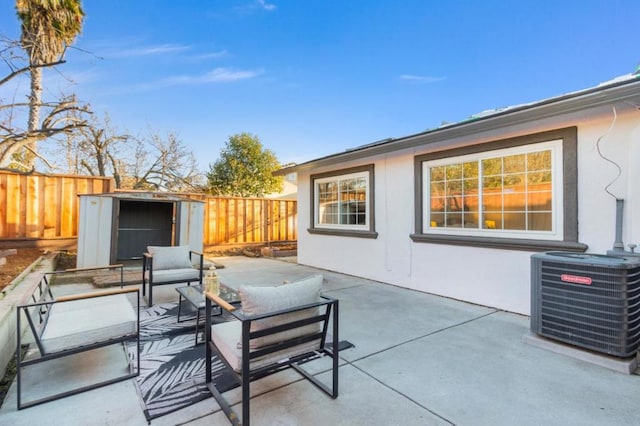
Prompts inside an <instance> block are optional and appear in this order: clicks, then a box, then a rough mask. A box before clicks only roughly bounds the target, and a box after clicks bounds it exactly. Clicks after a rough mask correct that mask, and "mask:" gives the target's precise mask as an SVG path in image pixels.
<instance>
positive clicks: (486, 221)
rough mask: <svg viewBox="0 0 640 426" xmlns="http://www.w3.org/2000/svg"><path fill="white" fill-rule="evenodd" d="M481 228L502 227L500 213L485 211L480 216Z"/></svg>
mask: <svg viewBox="0 0 640 426" xmlns="http://www.w3.org/2000/svg"><path fill="white" fill-rule="evenodd" d="M482 228H483V229H502V213H485V214H484V215H483V218H482Z"/></svg>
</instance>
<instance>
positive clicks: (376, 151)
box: [276, 67, 640, 175]
mask: <svg viewBox="0 0 640 426" xmlns="http://www.w3.org/2000/svg"><path fill="white" fill-rule="evenodd" d="M621 102H622V103H624V105H625V106H627V107H629V108H633V109H636V110H640V67H638V69H636V71H635V72H633V73H630V74H626V75H623V76H620V77H616V78H614V79H612V80H609V81H606V82H603V83H600V84H598V85H597V86H595V87H591V88H588V89H583V90H579V91H576V92H571V93H567V94H564V95H560V96H556V97H552V98H547V99H543V100H540V101H536V102H531V103H526V104H520V105H514V106H509V107H504V108H497V109H491V110H485V111H482V112H480V113H477V114H474V115H472V116H470V117H469V118H467V119H465V120H462V121H459V122H457V123H450V124H446V125H442V126H440V127H438V128H436V129H430V130H427V131H424V132H420V133H416V134H412V135H408V136H403V137H399V138H387V139H382V140H379V141H376V142H372V143H369V144H366V145H361V146H358V147H356V148H351V149H347V150H345V151H344V152H339V153H336V154H331V155H328V156H325V157H320V158H317V159H314V160H310V161H307V162H304V163H301V164H296V165H292V166H289V167H285V168H282V169H280V170H278V171H277V172H276V174H277V175H286V174H288V173H292V172H300V171H304V170H308V169H312V168H315V167H321V166H327V165H332V164H335V163H341V162H345V161H352V160H359V159H362V158H367V157H370V156H373V155H380V154H386V153H390V152H394V151H399V150H402V149H406V148H413V147H416V146H422V145H425V144H429V143H433V142H438V141H443V140H447V139H452V138H456V137H461V136H468V135H471V134H475V133H479V132H483V131H488V130H494V129H499V128H502V127H505V126H509V125H514V124H521V123H527V122H532V121H536V120H541V119H544V118H549V117H553V116H556V115H560V114H567V113H572V112H578V111H584V110H588V109H592V108H596V107H601V106H607V105H613V104H617V103H621Z"/></svg>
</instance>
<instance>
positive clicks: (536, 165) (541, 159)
mask: <svg viewBox="0 0 640 426" xmlns="http://www.w3.org/2000/svg"><path fill="white" fill-rule="evenodd" d="M527 170H528V171H530V172H532V171H538V170H551V151H541V152H532V153H529V154H527Z"/></svg>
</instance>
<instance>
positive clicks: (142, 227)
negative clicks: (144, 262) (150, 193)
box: [117, 200, 174, 260]
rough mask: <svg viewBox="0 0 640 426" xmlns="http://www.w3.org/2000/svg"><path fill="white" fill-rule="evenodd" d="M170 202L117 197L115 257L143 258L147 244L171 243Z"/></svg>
mask: <svg viewBox="0 0 640 426" xmlns="http://www.w3.org/2000/svg"><path fill="white" fill-rule="evenodd" d="M173 209H174V203H173V202H159V201H152V202H149V201H131V200H120V211H119V214H118V243H117V259H118V260H125V259H135V258H140V257H142V253H144V252H145V251H147V246H171V245H173V244H172V242H173V239H172V236H173Z"/></svg>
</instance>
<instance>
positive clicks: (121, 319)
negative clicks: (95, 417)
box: [16, 265, 140, 410]
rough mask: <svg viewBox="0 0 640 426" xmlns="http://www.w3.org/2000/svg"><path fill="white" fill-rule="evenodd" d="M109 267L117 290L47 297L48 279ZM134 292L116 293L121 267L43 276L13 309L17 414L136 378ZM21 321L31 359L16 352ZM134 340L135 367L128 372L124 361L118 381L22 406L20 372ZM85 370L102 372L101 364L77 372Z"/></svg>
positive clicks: (119, 290) (137, 321) (137, 337)
mask: <svg viewBox="0 0 640 426" xmlns="http://www.w3.org/2000/svg"><path fill="white" fill-rule="evenodd" d="M113 268H120V271H121V274H120V277H121V287H120V288H117V289H109V290H102V291H96V292H91V293H83V294H74V295H69V296H60V297H54V296H53V293H52V291H51V285H50V284H51V283H50V278H51V276H55V275H59V274H65V273H67V274H68V273H73V272H80V271H90V270H94V269H95V270H97V269H113ZM129 293H135V298H136V301H137V302H136V305H137V306H135V307H134V306H133V305H132V303H131V302H130V300H129V297H128V294H129ZM139 293H140V292H139V289H138V288H122V265H109V266H107V267H99V268H85V269H68V270H65V271H62V272H51V273H46V274H44V275H43V277H42V279H41V281H40V282H39V283H38V286H37V288H36V289H35V291H34V293H33V294H32V295H31V299H32V302H31V303H26V304H22V305H19V306H18V307H17V309H16V315H17V321H16V323H17V331H18V332H17V345H16V370H17V372H16V373H17V374H16V375H17V391H18V392H17V394H18V395H17V403H18V409H19V410H20V409H23V408H28V407H31V406H34V405H37V404H42V403H45V402H49V401H53V400H56V399H59V398H63V397H66V396H69V395H74V394H77V393H80V392H84V391H87V390H90V389H95V388H97V387H101V386H105V385H108V384H111V383H115V382H118V381H122V380H126V379H129V378H131V377H135V376H137V375H138V374H139V371H140V356H139V354H140V335H139V329H140V317H139V313H138V312H139V309H140V297H139ZM23 318H25V319H26V321H27V323H28V325H29V329H30V330H31V334H32V336H33V342H34V344H35V348H36V349H37V352H38V353H39V356H36V354H35V353H33V354H29V355H27V356H25V354H23V353H22V339H21V330H22V329H21V321H22V319H23ZM134 340H135V341H136V344H137V354H138V355H137V356H136V362H137V365H136V366H135V368H134V367H133V366H132V364H131V362H129V366H128V369H127V372H126V373H125V374H124V375H122V374H121V375H119V376H118V377H115V378H110V379H107V380H103V381H100V382H99V383H94V384H90V385H86V386H82V387H79V388H76V389H72V390H67V391H64V392H59V393H56V394H54V395H49V396H46V397H43V398H39V399H35V400H32V401H29V402H23V400H22V397H23V391H24V389H23V387H24V386H25V385H24V383H23V377H22V375H23V370H24V369H26V368H27V367H29V366H32V365H34V364H39V363H43V362H47V361H51V360H54V359H58V358H62V357H66V356H69V355H73V354H77V353H80V352H85V351H89V350H92V349H96V348H100V347H104V346H109V345H113V344H116V343H124V342H127V341H134ZM86 365H90V366H91V368H96V369H100V368H104V367H103V366H102V365H99V364H93V363H91V364H83V368H86Z"/></svg>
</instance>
